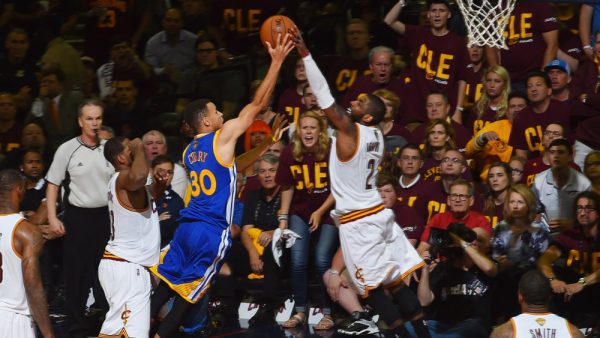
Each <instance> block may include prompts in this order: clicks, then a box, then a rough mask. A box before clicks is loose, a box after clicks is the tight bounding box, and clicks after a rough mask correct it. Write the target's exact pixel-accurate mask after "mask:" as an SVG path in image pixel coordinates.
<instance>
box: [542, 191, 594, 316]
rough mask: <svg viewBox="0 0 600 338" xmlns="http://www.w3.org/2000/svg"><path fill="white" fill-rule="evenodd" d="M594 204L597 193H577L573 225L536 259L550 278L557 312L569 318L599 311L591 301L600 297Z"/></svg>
mask: <svg viewBox="0 0 600 338" xmlns="http://www.w3.org/2000/svg"><path fill="white" fill-rule="evenodd" d="M598 207H600V195H598V194H597V193H595V192H591V191H584V192H581V193H579V194H578V195H577V196H576V197H575V202H574V203H573V207H572V208H573V212H574V213H575V226H574V227H573V228H572V229H569V230H566V231H564V232H562V233H561V234H560V235H558V237H556V238H555V239H554V241H552V242H551V243H550V246H549V247H548V249H547V250H546V251H545V252H544V254H543V255H542V257H541V258H540V259H539V261H538V268H539V270H540V271H541V272H542V273H543V274H544V275H545V276H546V278H548V280H549V281H550V285H551V287H552V291H553V292H554V298H553V302H554V303H555V304H556V305H557V310H558V311H557V312H558V313H559V314H561V315H563V316H566V317H567V319H569V320H573V321H575V320H576V318H578V317H579V318H581V314H596V315H598V314H599V308H598V305H597V303H596V302H594V301H591V300H592V299H600V286H599V285H600V284H598V282H599V280H600V267H599V266H598V264H597V262H595V261H594V258H595V257H598V256H599V255H600V246H599V245H598V243H600V242H599V241H598V237H599V234H598V230H599V226H598V223H599V220H600V218H599V217H598ZM575 324H578V323H575Z"/></svg>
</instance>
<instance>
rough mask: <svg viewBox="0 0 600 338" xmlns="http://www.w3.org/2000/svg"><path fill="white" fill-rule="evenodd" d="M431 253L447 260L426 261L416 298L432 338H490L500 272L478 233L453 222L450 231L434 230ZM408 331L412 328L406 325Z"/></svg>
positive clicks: (462, 224) (431, 239)
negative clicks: (493, 287)
mask: <svg viewBox="0 0 600 338" xmlns="http://www.w3.org/2000/svg"><path fill="white" fill-rule="evenodd" d="M431 230H432V231H431V237H430V239H429V242H430V243H431V252H434V251H435V252H439V254H440V256H443V257H445V258H446V259H445V260H444V261H441V262H440V260H439V259H434V260H431V261H430V260H427V261H428V262H429V265H428V268H426V269H421V271H422V272H421V278H420V282H419V285H418V289H417V295H418V298H419V301H420V302H421V305H422V306H426V312H427V313H428V318H430V320H428V321H427V326H428V328H429V331H430V334H431V335H432V337H435V336H437V335H444V337H446V335H448V336H450V335H451V336H452V337H464V338H469V337H475V338H478V337H487V336H488V335H489V332H490V327H491V326H490V312H491V307H490V305H491V292H490V286H491V284H492V279H493V277H494V276H495V275H496V273H497V269H496V266H495V264H494V263H493V262H492V260H491V259H490V258H489V257H487V256H486V254H485V251H486V250H487V246H481V245H480V244H479V242H478V240H477V234H476V232H475V231H474V230H472V229H469V228H468V227H467V226H466V225H465V224H464V223H452V224H450V225H449V226H448V229H447V230H444V229H439V228H434V229H431ZM407 329H408V330H409V331H410V330H411V328H410V327H409V325H408V324H407Z"/></svg>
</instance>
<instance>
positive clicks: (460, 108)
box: [456, 107, 465, 113]
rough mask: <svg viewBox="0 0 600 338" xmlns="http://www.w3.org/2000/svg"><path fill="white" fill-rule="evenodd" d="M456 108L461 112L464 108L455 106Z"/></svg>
mask: <svg viewBox="0 0 600 338" xmlns="http://www.w3.org/2000/svg"><path fill="white" fill-rule="evenodd" d="M456 110H458V111H459V112H461V113H462V112H464V111H465V108H463V107H456Z"/></svg>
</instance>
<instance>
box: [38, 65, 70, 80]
mask: <svg viewBox="0 0 600 338" xmlns="http://www.w3.org/2000/svg"><path fill="white" fill-rule="evenodd" d="M51 75H54V76H56V79H57V80H58V82H60V83H65V72H63V71H62V69H60V68H58V67H49V68H47V69H44V70H42V77H47V76H51Z"/></svg>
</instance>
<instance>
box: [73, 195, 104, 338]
mask: <svg viewBox="0 0 600 338" xmlns="http://www.w3.org/2000/svg"><path fill="white" fill-rule="evenodd" d="M63 223H64V225H65V231H66V234H65V238H64V243H63V253H64V256H63V268H64V272H65V298H66V302H65V310H66V312H67V315H68V320H69V333H70V334H71V335H72V336H73V337H78V336H84V335H87V334H88V332H87V331H88V330H89V323H88V320H87V317H86V315H85V310H86V302H87V299H88V296H89V293H90V288H94V290H95V292H94V297H95V298H96V303H97V304H98V303H99V304H106V299H105V298H104V293H103V292H102V288H101V287H100V282H99V281H98V265H99V264H100V259H101V258H102V253H103V252H104V248H105V247H106V243H107V242H108V238H109V236H110V218H109V215H108V207H101V208H79V207H75V206H72V205H68V206H67V207H66V210H65V217H64V222H63ZM98 298H101V299H98Z"/></svg>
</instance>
